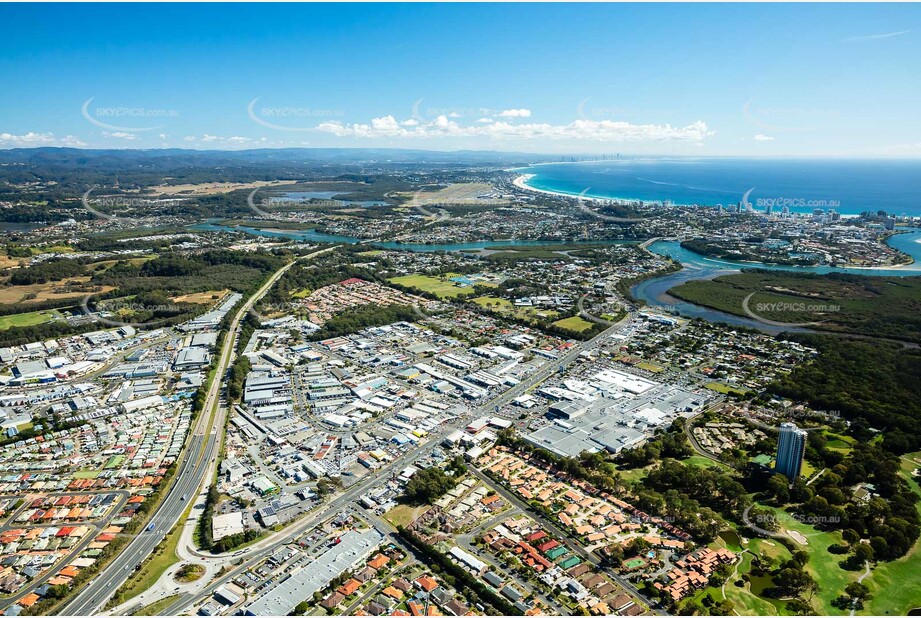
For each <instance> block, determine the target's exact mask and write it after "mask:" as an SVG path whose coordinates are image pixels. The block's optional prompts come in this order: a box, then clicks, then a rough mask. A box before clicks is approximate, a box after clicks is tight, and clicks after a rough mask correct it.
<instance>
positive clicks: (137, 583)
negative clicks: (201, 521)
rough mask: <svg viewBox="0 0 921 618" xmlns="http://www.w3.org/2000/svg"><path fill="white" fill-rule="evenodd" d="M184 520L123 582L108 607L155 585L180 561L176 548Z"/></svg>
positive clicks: (119, 603)
mask: <svg viewBox="0 0 921 618" xmlns="http://www.w3.org/2000/svg"><path fill="white" fill-rule="evenodd" d="M182 521H184V520H180V523H179V525H177V526H174V527H173V529H172V531H171V532H170V533H169V534H168V535H167V536H166V540H165V541H164V542H161V543H160V544H159V545H157V547H156V549H155V550H154V552H153V554H151V556H150V558H148V559H147V560H145V561H144V563H143V564H142V565H141V568H140V569H138V570H137V571H135V572H134V573H133V574H132V575H131V577H129V578H128V581H126V582H125V583H124V584H122V586H121V588H119V589H118V590H117V591H116V592H115V594H114V595H113V596H112V598H111V599H109V602H108V603H107V604H106V608H107V609H109V608H112V607H115V606H117V605H121V604H122V603H124V602H125V601H128V600H129V599H132V598H134V597H136V596H137V595H139V594H141V593H142V592H144V591H145V590H147V589H148V588H150V587H151V586H153V585H154V584H155V583H156V582H157V580H158V579H160V577H161V576H162V575H163V573H165V572H166V569H168V568H170V567H171V566H173V565H174V564H176V563H177V562H179V554H177V553H176V549H177V548H178V547H179V539H180V538H181V537H182V529H183V526H182Z"/></svg>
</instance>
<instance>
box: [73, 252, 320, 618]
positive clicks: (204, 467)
mask: <svg viewBox="0 0 921 618" xmlns="http://www.w3.org/2000/svg"><path fill="white" fill-rule="evenodd" d="M329 250H330V249H324V250H323V251H318V252H315V253H312V254H310V255H308V256H304V257H305V258H310V257H313V256H316V255H319V254H321V253H324V252H326V251H329ZM301 259H303V258H301ZM295 263H297V260H294V261H291V262H288V263H287V264H285V265H284V266H283V267H282V268H280V269H278V270H277V271H276V272H275V273H274V274H273V275H272V276H271V277H270V278H269V279H268V281H266V282H265V283H264V284H263V285H262V287H260V288H259V290H257V291H256V292H255V293H254V294H253V295H251V296H250V297H249V299H247V300H246V302H244V304H243V305H242V306H241V307H240V308H239V309H238V310H237V312H236V314H235V316H234V318H233V321H232V322H231V324H230V328H229V329H228V334H227V336H226V337H225V338H224V345H223V348H222V349H221V352H220V357H219V360H218V363H217V365H216V366H215V371H214V379H213V380H212V382H211V384H210V387H209V389H208V393H207V397H206V399H205V404H204V407H203V409H202V411H201V414H199V417H198V419H197V421H196V423H195V425H194V428H193V430H192V433H191V436H190V439H189V443H188V445H187V446H186V448H185V450H184V452H183V455H182V459H181V460H180V463H179V466H178V467H177V470H176V475H175V477H174V481H173V483H172V486H171V487H170V488H169V490H168V491H167V493H166V496H164V498H163V499H162V501H161V502H160V504H159V506H158V507H157V509H156V511H155V512H154V514H153V515H152V516H151V518H150V520H149V523H152V524H153V525H154V528H153V529H152V530H148V528H149V524H148V525H147V526H145V527H144V529H143V531H142V532H140V533H138V535H137V536H136V537H135V538H134V540H133V541H131V542H130V543H129V544H128V546H127V547H125V548H124V549H123V550H122V551H121V553H120V554H119V555H118V556H117V557H116V558H115V559H114V560H113V561H112V562H111V563H109V564H108V565H107V566H106V567H105V568H104V570H103V571H102V572H101V573H100V574H99V575H98V576H97V577H96V578H95V579H94V580H92V581H91V582H90V583H89V584H87V586H86V587H85V588H83V590H82V591H81V592H80V593H79V594H78V595H77V596H76V597H75V598H74V599H73V600H72V601H71V602H70V603H69V604H67V605H66V606H65V608H64V610H63V611H62V612H61V613H63V614H66V615H80V616H86V615H91V614H93V613H95V612H97V611H99V609H100V608H101V607H102V606H103V605H104V604H105V603H106V601H107V600H108V599H109V597H111V596H112V595H113V594H114V593H115V592H116V591H117V590H118V588H119V587H120V586H121V585H122V584H124V583H125V581H127V580H128V578H129V577H130V576H131V574H132V573H133V572H134V570H135V569H136V568H138V567H139V566H140V565H141V564H143V562H144V560H146V559H147V557H148V556H150V554H151V553H152V552H153V551H154V549H155V548H156V546H157V545H158V544H159V543H160V542H161V541H162V540H163V538H164V537H165V536H166V534H167V533H168V532H169V531H170V530H172V529H173V527H174V526H175V525H176V524H177V523H178V522H179V520H180V517H181V516H182V514H183V512H184V511H185V510H186V508H187V507H188V506H189V505H190V504H191V502H190V497H194V496H196V495H197V494H198V493H199V492H200V490H201V488H202V485H203V483H204V481H205V480H206V479H210V478H211V475H212V474H213V472H214V470H215V468H216V465H217V455H218V451H219V448H220V442H221V434H222V432H223V428H224V417H225V415H226V407H225V406H224V405H220V404H221V401H220V400H221V393H222V389H223V377H224V374H225V372H226V371H227V369H228V368H229V367H230V365H231V364H232V363H233V360H234V358H235V357H236V341H237V336H238V335H239V329H240V323H241V321H242V319H243V317H244V316H245V315H246V314H247V313H248V312H249V310H250V309H251V308H252V307H253V305H255V303H256V302H257V301H258V300H259V299H260V298H262V296H264V295H265V294H266V292H268V291H269V290H270V289H271V288H272V286H273V285H274V284H275V282H276V281H278V279H279V278H281V276H282V275H284V274H285V272H287V270H288V269H289V268H291V267H292V266H293V265H294V264H295Z"/></svg>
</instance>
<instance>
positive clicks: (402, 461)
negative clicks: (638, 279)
mask: <svg viewBox="0 0 921 618" xmlns="http://www.w3.org/2000/svg"><path fill="white" fill-rule="evenodd" d="M633 317H634V314H629V315H628V316H626V317H625V318H624V319H623V320H621V321H620V322H618V323H617V324H615V325H613V326H611V327H610V328H607V329H606V330H604V331H603V332H601V333H600V334H598V335H597V336H595V337H594V338H593V339H590V340H589V341H585V342H582V343H580V344H578V345H576V346H575V347H574V348H573V349H571V350H570V351H569V352H567V353H566V354H565V355H563V356H562V357H560V358H558V359H556V360H550V361H548V362H547V363H545V364H544V365H543V366H542V367H541V368H540V369H538V370H537V371H535V372H534V373H532V374H531V375H529V376H528V377H527V378H526V379H524V380H522V381H521V383H520V384H518V385H516V386H514V387H513V388H511V389H509V390H507V391H505V392H504V393H502V394H500V395H498V396H497V397H495V398H494V399H492V400H490V401H489V402H487V403H485V404H483V405H481V406H480V407H479V408H476V409H474V410H471V412H470V413H468V414H467V415H464V416H461V417H458V419H457V420H456V421H455V422H453V423H450V424H448V425H446V426H445V427H443V428H442V429H441V430H440V431H439V432H437V433H433V434H430V435H431V439H430V440H429V441H427V442H425V443H422V444H419V445H418V446H415V447H413V448H411V449H410V450H408V451H407V452H406V453H404V454H403V455H402V456H401V457H399V458H398V459H396V460H394V461H393V462H391V463H389V464H387V465H386V466H384V467H382V468H380V469H379V470H377V471H376V472H375V473H374V474H369V475H368V476H366V477H365V478H364V479H362V480H361V481H359V482H358V483H355V484H354V485H352V486H351V487H349V488H348V489H346V490H345V491H344V492H343V493H341V494H338V495H337V496H335V497H334V498H333V499H332V500H330V501H329V502H327V503H325V504H323V505H321V507H320V508H319V509H317V511H316V512H313V513H312V514H310V515H307V516H305V517H304V518H302V519H300V520H298V521H297V522H295V523H294V524H291V525H290V526H288V527H287V528H285V529H284V530H283V531H281V532H278V533H277V534H274V535H272V536H270V537H267V538H265V539H262V540H261V541H259V542H258V543H255V544H254V545H251V546H250V547H248V548H247V549H246V550H243V551H242V552H234V555H235V557H237V558H238V559H239V560H240V563H239V564H238V565H237V566H236V567H235V568H233V569H230V570H229V571H228V572H227V573H225V574H224V575H223V576H221V577H219V578H217V579H215V580H213V581H211V582H210V583H208V584H207V585H206V586H204V588H203V589H202V590H201V591H200V592H198V593H196V594H193V595H184V596H183V597H182V598H180V599H179V600H177V601H176V602H175V603H173V604H172V605H170V606H169V607H167V608H165V609H164V610H163V611H162V612H161V615H163V616H170V615H177V614H180V613H183V612H185V611H187V610H188V609H189V608H191V607H193V606H194V605H197V604H199V603H201V602H203V601H204V600H205V599H207V598H208V597H209V596H211V595H212V594H213V593H214V591H215V590H216V589H217V588H218V587H220V586H221V585H223V584H225V583H227V582H229V581H231V580H232V579H233V578H235V577H237V576H238V575H240V574H242V573H244V572H246V571H247V570H249V569H250V568H252V567H254V566H256V565H257V564H259V562H261V561H262V560H264V559H265V558H266V557H267V556H269V555H270V554H272V553H273V552H274V551H275V550H276V549H277V548H278V547H280V546H282V545H285V544H287V543H290V542H291V541H293V540H294V539H295V538H297V537H298V536H299V535H301V534H302V533H303V532H305V531H306V530H309V529H310V528H312V527H313V526H315V525H316V524H317V523H319V522H320V521H322V520H323V519H325V518H327V517H330V516H331V515H332V514H334V513H336V512H338V511H339V510H341V509H342V508H344V507H345V506H347V505H350V504H353V503H354V502H355V501H356V500H357V499H358V498H359V497H360V496H361V495H362V494H364V493H365V492H367V491H368V490H369V489H370V488H371V487H373V486H375V485H376V484H377V483H379V482H380V481H381V480H383V479H386V478H388V477H389V476H391V475H392V473H395V472H397V471H398V470H400V469H402V468H403V467H405V466H407V465H410V464H411V463H412V462H414V461H415V460H416V459H418V458H419V457H420V456H421V455H422V454H423V453H424V452H425V451H427V450H430V449H431V448H432V447H433V446H435V445H437V444H438V443H439V442H440V441H441V440H442V439H443V438H444V437H445V436H447V435H448V434H449V433H451V432H452V431H454V430H455V429H458V428H462V427H464V426H465V425H466V424H467V423H468V422H469V419H472V418H476V417H478V416H483V415H488V414H492V413H493V412H494V411H495V409H496V407H497V406H499V407H501V406H503V405H505V404H506V403H508V402H509V401H511V400H512V399H514V398H515V397H518V396H519V395H521V394H522V393H524V392H526V391H528V390H529V389H531V388H533V387H535V386H537V385H538V384H540V383H541V382H543V381H544V380H546V379H547V378H548V377H549V376H550V375H551V374H552V373H554V372H555V371H559V369H560V368H561V367H566V366H567V365H569V364H570V363H572V362H573V361H575V360H576V359H577V358H578V357H579V355H580V354H581V353H582V352H585V351H591V350H594V349H596V348H598V347H599V346H600V345H601V344H602V343H603V342H604V341H605V340H606V339H607V338H608V337H609V336H610V335H611V334H613V333H616V332H618V331H620V330H621V329H623V328H624V327H625V326H627V325H628V324H630V323H631V321H632V318H633ZM226 557H228V555H227V554H225V555H224V556H222V558H226ZM213 558H218V556H213ZM203 583H204V582H203Z"/></svg>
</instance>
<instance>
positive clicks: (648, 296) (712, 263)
mask: <svg viewBox="0 0 921 618" xmlns="http://www.w3.org/2000/svg"><path fill="white" fill-rule="evenodd" d="M191 229H193V230H205V231H226V232H234V231H236V232H245V233H248V234H254V235H256V236H264V237H270V238H275V237H278V238H291V239H294V240H301V241H312V242H332V243H349V244H355V243H359V242H363V241H362V240H361V239H359V238H354V237H350V236H337V235H335V234H324V233H322V232H317V231H316V230H276V229H258V228H253V227H246V226H233V227H230V226H225V225H221V224H219V223H215V222H213V221H206V222H205V223H201V224H198V225H195V226H191ZM365 242H367V244H368V245H369V246H373V247H378V248H381V249H393V250H402V251H417V252H434V251H477V250H482V249H485V248H487V247H495V246H515V247H534V246H545V245H554V244H605V243H618V242H625V241H546V240H478V241H472V242H459V243H443V244H423V243H399V242H392V241H389V242H370V241H365ZM627 242H631V241H627ZM887 242H888V244H889V245H890V246H891V247H893V248H895V249H898V250H899V251H902V252H903V253H907V254H908V255H910V256H911V257H912V258H913V259H914V263H912V264H910V265H907V266H904V267H902V268H895V269H884V268H832V267H829V266H782V265H775V264H756V263H750V262H734V261H731V260H718V259H714V258H708V257H706V256H703V255H701V254H699V253H695V252H693V251H689V250H687V249H685V248H684V247H682V246H681V243H679V242H677V241H672V240H660V241H656V242H654V243H652V244H651V245H650V246H649V250H650V251H652V252H653V253H656V254H658V255H662V256H668V257H671V258H673V259H675V260H677V261H679V262H681V264H682V266H683V268H682V269H681V270H680V271H677V272H674V273H671V274H668V275H663V276H661V277H653V278H652V279H647V280H646V281H643V282H641V283H638V284H637V285H635V286H633V288H632V289H631V292H632V294H633V296H634V297H636V298H637V299H639V300H642V301H644V302H645V303H646V304H647V305H649V306H652V307H658V308H661V309H667V310H669V311H671V312H674V313H677V314H678V315H681V316H684V317H688V318H702V319H704V320H707V321H710V322H724V323H727V324H731V325H735V326H747V327H749V328H756V329H758V330H760V331H762V332H766V333H769V334H777V333H779V332H782V331H787V332H790V331H803V330H805V329H797V328H792V327H779V326H772V325H769V324H763V323H761V322H758V321H757V320H752V319H749V318H743V317H739V316H736V315H732V314H729V313H724V312H722V311H716V310H715V309H708V308H706V307H701V306H699V305H695V304H692V303H688V302H685V301H681V300H678V299H676V298H674V297H672V296H670V295H669V294H668V290H670V289H671V288H673V287H675V286H677V285H680V284H682V283H684V282H686V281H692V280H696V279H712V278H713V277H717V276H719V275H727V274H731V273H733V272H739V271H741V269H743V268H765V269H769V270H789V271H794V272H811V273H816V274H827V273H833V272H835V273H851V274H855V275H867V276H890V277H909V276H921V229H918V228H908V230H907V231H906V232H904V233H901V234H895V235H893V236H890V237H889V239H888V240H887Z"/></svg>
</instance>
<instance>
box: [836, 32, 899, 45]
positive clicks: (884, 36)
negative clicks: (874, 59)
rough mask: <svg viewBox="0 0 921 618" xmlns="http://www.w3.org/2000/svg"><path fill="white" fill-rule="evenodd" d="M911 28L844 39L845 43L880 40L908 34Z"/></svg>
mask: <svg viewBox="0 0 921 618" xmlns="http://www.w3.org/2000/svg"><path fill="white" fill-rule="evenodd" d="M909 32H911V30H899V31H898V32H886V33H884V34H868V35H866V36H852V37H849V38H846V39H842V41H844V42H845V43H856V42H859V41H878V40H879V39H891V38H892V37H894V36H902V35H903V34H908V33H909Z"/></svg>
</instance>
